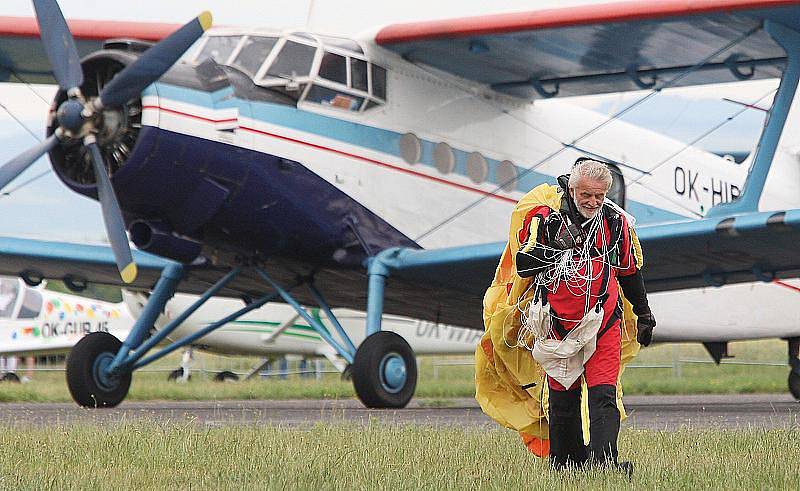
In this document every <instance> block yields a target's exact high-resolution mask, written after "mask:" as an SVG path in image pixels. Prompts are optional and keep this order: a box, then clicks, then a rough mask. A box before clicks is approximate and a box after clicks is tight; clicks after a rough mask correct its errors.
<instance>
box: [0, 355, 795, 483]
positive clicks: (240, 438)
mask: <svg viewBox="0 0 800 491" xmlns="http://www.w3.org/2000/svg"><path fill="white" fill-rule="evenodd" d="M731 348H732V349H731V351H732V353H733V354H735V355H736V356H737V359H738V360H740V361H741V360H747V361H750V362H757V361H764V362H780V361H781V360H782V359H783V357H784V356H785V346H784V344H783V343H781V342H777V341H762V342H756V343H736V344H734V345H732V347H731ZM676 359H678V360H683V362H682V363H681V364H680V368H672V367H671V366H670V363H672V362H674V361H675V360H676ZM705 359H707V355H706V354H705V353H704V352H703V350H702V348H699V347H693V346H682V347H680V348H678V349H677V351H676V349H675V348H673V347H672V346H661V347H655V348H651V349H648V350H646V351H644V352H643V354H642V356H641V357H640V358H639V359H637V360H636V362H635V363H636V364H638V365H649V366H659V368H637V369H632V370H629V371H628V372H627V373H626V376H625V377H626V378H625V384H626V404H627V408H628V410H629V411H630V413H631V417H630V418H629V419H628V421H627V422H626V423H625V424H624V426H623V431H622V433H621V441H620V447H621V449H622V451H621V453H622V457H623V458H626V459H630V460H633V461H634V462H635V463H636V473H635V476H634V479H633V481H632V482H627V481H626V480H625V479H624V478H623V477H621V476H620V475H618V474H616V473H604V472H597V471H593V472H589V471H582V472H579V473H577V474H575V475H574V476H570V477H564V476H561V475H556V474H553V473H552V472H551V471H550V470H549V469H548V467H547V463H546V461H542V460H540V459H537V458H535V457H533V456H532V455H531V454H529V453H528V452H527V451H526V450H525V449H524V447H523V446H522V444H521V442H520V440H519V438H518V436H517V435H516V433H514V432H512V431H510V430H504V429H501V428H499V427H497V425H495V424H494V423H492V422H490V421H489V420H488V419H487V418H486V417H485V416H483V415H482V413H481V412H480V410H479V408H478V407H477V405H476V404H475V402H474V399H471V398H469V396H471V395H472V391H473V390H474V389H473V385H472V368H471V367H469V366H461V365H455V366H453V365H442V366H440V367H439V370H438V372H439V374H438V378H434V377H433V362H432V360H430V359H423V362H422V366H421V376H420V385H419V390H418V395H419V396H421V397H419V398H417V399H415V400H414V401H412V408H411V409H410V410H407V411H374V410H372V411H370V410H366V409H364V408H363V407H361V406H360V404H359V403H358V402H357V401H356V400H354V399H353V398H352V387H351V385H350V383H348V382H343V381H341V380H339V377H338V376H335V375H330V376H326V377H325V378H324V380H322V381H315V380H301V379H298V378H297V377H290V379H289V380H287V381H283V380H253V381H250V382H247V383H238V384H228V383H223V384H220V383H213V382H211V381H210V380H208V379H206V378H204V377H197V378H195V379H193V380H192V381H191V382H189V383H185V384H179V385H176V384H174V383H168V382H166V381H164V378H165V373H164V372H154V373H139V374H137V375H135V376H134V384H133V389H132V391H131V394H130V397H129V399H128V400H126V402H124V403H123V404H122V405H121V406H120V407H119V408H116V409H111V410H86V409H81V408H78V407H76V406H75V405H74V404H73V403H71V402H68V401H69V396H68V393H67V391H66V388H65V384H64V381H63V377H64V375H63V373H61V372H51V373H37V374H36V375H35V377H34V380H33V381H32V382H30V383H27V384H3V385H0V398H2V399H3V400H5V401H13V400H15V401H63V402H60V403H59V402H55V403H49V402H48V403H36V404H33V403H30V402H16V403H7V404H2V405H0V445H2V448H3V449H4V451H3V452H0V488H2V489H10V488H13V489H59V490H60V489H111V488H114V489H136V490H137V491H138V490H142V489H164V488H170V489H237V490H238V489H243V488H244V489H251V488H255V489H287V488H289V489H419V488H422V489H512V488H523V487H525V488H529V487H533V488H535V489H552V490H560V489H579V488H584V489H588V488H591V489H600V490H603V489H711V488H720V487H724V488H726V489H747V490H751V489H797V486H798V484H797V469H798V467H800V447H798V445H797V442H798V441H800V425H798V418H799V417H800V405H798V404H797V403H796V402H794V401H793V400H792V398H791V396H789V395H788V394H786V386H785V384H786V374H787V370H788V369H787V368H786V367H785V366H761V365H755V366H754V365H726V366H721V367H716V366H713V365H707V364H701V363H691V362H689V361H691V360H705ZM217 361H219V360H217ZM252 362H253V360H235V361H231V360H226V361H225V362H224V363H221V364H220V368H226V369H230V368H237V367H236V366H232V365H231V363H240V364H241V365H239V366H240V367H241V368H244V367H246V366H247V364H248V363H252ZM175 363H176V361H175V360H171V361H170V360H167V361H166V362H165V363H164V364H163V365H159V366H160V367H161V368H167V367H171V366H172V367H174V364H175ZM204 363H205V364H206V368H211V366H210V362H209V360H204ZM680 392H685V393H701V394H707V395H696V396H670V395H660V396H648V395H636V394H652V393H661V394H674V393H680ZM732 392H733V393H736V392H748V393H764V392H766V393H770V392H771V393H772V394H770V395H738V396H731V395H708V394H709V393H716V394H725V393H732ZM298 397H305V398H307V399H306V400H302V399H301V400H298V399H297V398H298ZM319 397H325V398H327V400H320V401H309V400H308V399H313V398H319ZM152 399H156V400H152ZM200 399H207V400H208V401H204V402H203V401H199V400H200ZM236 399H240V400H238V401H237V400H236ZM248 399H249V400H248ZM265 399H294V400H279V401H269V400H265ZM146 400H150V401H149V402H146ZM170 400H171V401H170ZM181 401H182V402H181Z"/></svg>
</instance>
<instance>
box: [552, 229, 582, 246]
mask: <svg viewBox="0 0 800 491" xmlns="http://www.w3.org/2000/svg"><path fill="white" fill-rule="evenodd" d="M583 241H584V237H583V230H581V228H580V227H579V226H577V225H574V224H569V225H568V226H567V227H566V228H565V229H564V230H563V231H562V232H561V233H560V234H558V236H557V237H556V238H555V239H553V240H552V241H551V242H552V244H551V245H552V246H553V247H554V248H555V249H561V250H562V251H566V250H567V249H574V248H576V247H581V246H582V245H583Z"/></svg>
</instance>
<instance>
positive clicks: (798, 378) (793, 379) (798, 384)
mask: <svg viewBox="0 0 800 491" xmlns="http://www.w3.org/2000/svg"><path fill="white" fill-rule="evenodd" d="M789 392H791V393H792V396H794V398H795V399H796V400H798V401H800V375H799V374H797V373H796V372H795V371H794V370H792V371H791V372H789Z"/></svg>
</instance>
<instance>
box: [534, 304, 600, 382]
mask: <svg viewBox="0 0 800 491" xmlns="http://www.w3.org/2000/svg"><path fill="white" fill-rule="evenodd" d="M528 314H529V316H528V322H529V327H530V328H531V329H532V330H533V332H534V333H536V341H535V342H534V344H533V359H534V360H536V361H537V362H538V363H539V364H540V365H541V366H542V368H543V369H544V371H545V373H547V375H549V376H551V377H553V378H554V379H555V380H557V381H558V383H560V384H561V385H563V386H564V387H566V388H570V386H572V384H573V383H574V382H575V381H576V380H578V377H580V376H581V374H582V373H583V365H584V364H585V363H586V362H587V361H588V360H589V358H591V356H592V355H593V354H594V352H595V349H597V332H598V331H599V330H600V326H601V325H602V324H603V316H604V311H603V307H601V306H600V304H599V303H598V304H597V306H596V307H595V308H593V309H591V310H590V311H589V313H588V314H586V315H584V316H583V319H581V321H580V322H579V323H578V325H577V326H575V327H573V328H572V329H570V330H569V331H568V332H567V335H566V336H565V337H564V339H561V340H558V339H554V338H552V337H551V336H552V335H551V333H550V324H551V319H550V306H549V305H544V306H542V305H540V304H539V303H538V302H531V306H530V309H529V311H528Z"/></svg>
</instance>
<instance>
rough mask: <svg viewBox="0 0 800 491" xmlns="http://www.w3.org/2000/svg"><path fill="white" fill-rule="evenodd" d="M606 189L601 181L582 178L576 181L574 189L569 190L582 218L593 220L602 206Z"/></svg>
mask: <svg viewBox="0 0 800 491" xmlns="http://www.w3.org/2000/svg"><path fill="white" fill-rule="evenodd" d="M607 192H608V187H607V186H606V184H605V183H604V182H603V181H599V180H596V179H590V178H588V177H583V178H581V179H578V182H577V183H576V184H575V187H574V188H570V189H569V194H570V196H572V199H573V201H575V205H576V206H577V207H578V212H579V213H580V214H581V215H583V217H584V218H594V216H595V215H597V212H599V211H600V208H602V206H603V200H605V199H606V193H607Z"/></svg>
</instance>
